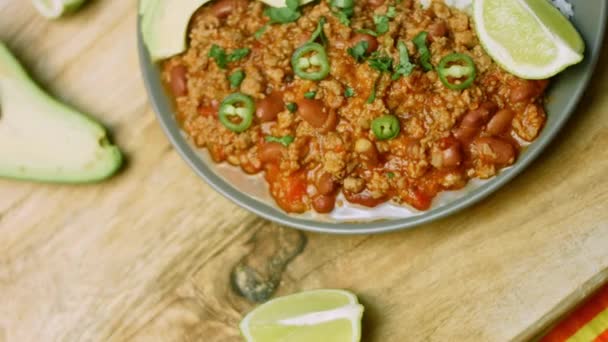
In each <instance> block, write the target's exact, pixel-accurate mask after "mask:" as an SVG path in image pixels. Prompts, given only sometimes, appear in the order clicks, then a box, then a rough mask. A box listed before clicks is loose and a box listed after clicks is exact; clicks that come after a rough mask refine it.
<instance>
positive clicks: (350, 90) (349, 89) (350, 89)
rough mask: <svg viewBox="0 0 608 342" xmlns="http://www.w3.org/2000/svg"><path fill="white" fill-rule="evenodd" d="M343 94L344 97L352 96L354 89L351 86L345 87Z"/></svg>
mask: <svg viewBox="0 0 608 342" xmlns="http://www.w3.org/2000/svg"><path fill="white" fill-rule="evenodd" d="M344 96H345V97H353V96H355V89H353V88H351V87H347V88H346V89H345V90H344Z"/></svg>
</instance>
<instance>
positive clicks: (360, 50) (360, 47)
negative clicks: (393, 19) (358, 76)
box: [346, 40, 369, 63]
mask: <svg viewBox="0 0 608 342" xmlns="http://www.w3.org/2000/svg"><path fill="white" fill-rule="evenodd" d="M368 47H369V43H368V42H367V41H365V40H361V41H359V42H358V43H357V44H355V46H353V47H351V48H348V49H346V51H347V52H348V54H349V55H351V56H353V58H354V59H355V61H356V62H357V63H361V62H362V61H363V60H365V54H366V53H367V48H368Z"/></svg>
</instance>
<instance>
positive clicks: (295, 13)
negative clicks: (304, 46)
mask: <svg viewBox="0 0 608 342" xmlns="http://www.w3.org/2000/svg"><path fill="white" fill-rule="evenodd" d="M286 5H287V6H286V7H268V8H266V10H264V14H265V15H266V16H267V17H268V18H270V21H271V22H272V23H279V24H286V23H292V22H294V21H296V20H298V19H299V18H300V16H301V14H300V11H299V10H298V7H299V6H300V1H299V0H287V3H286Z"/></svg>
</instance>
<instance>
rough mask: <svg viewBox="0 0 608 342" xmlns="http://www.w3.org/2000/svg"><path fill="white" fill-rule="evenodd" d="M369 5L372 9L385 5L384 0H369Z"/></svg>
mask: <svg viewBox="0 0 608 342" xmlns="http://www.w3.org/2000/svg"><path fill="white" fill-rule="evenodd" d="M367 3H368V4H369V5H370V6H372V7H380V6H382V5H384V0H367Z"/></svg>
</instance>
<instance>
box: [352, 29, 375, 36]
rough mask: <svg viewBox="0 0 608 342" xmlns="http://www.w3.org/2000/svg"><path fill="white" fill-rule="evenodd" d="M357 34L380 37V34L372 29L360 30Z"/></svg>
mask: <svg viewBox="0 0 608 342" xmlns="http://www.w3.org/2000/svg"><path fill="white" fill-rule="evenodd" d="M356 32H357V33H363V34H369V35H370V36H374V37H378V34H377V33H376V32H375V31H372V30H370V29H359V30H357V31H356Z"/></svg>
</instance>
